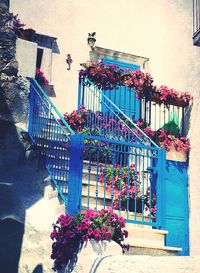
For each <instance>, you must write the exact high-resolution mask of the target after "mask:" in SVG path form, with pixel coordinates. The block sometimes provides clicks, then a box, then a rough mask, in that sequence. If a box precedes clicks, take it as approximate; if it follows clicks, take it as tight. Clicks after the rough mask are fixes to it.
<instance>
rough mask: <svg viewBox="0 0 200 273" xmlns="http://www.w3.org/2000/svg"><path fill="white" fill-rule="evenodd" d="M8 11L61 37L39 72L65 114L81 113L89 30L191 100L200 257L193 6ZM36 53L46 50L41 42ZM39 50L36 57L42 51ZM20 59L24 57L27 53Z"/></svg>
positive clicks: (196, 251) (98, 4)
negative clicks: (82, 67)
mask: <svg viewBox="0 0 200 273" xmlns="http://www.w3.org/2000/svg"><path fill="white" fill-rule="evenodd" d="M10 11H11V12H13V13H14V14H17V13H18V14H19V18H20V19H21V21H22V22H23V23H25V24H26V27H27V28H33V29H34V30H36V32H37V33H39V34H43V35H46V36H48V37H51V39H53V37H56V38H57V39H56V42H57V51H56V52H55V51H53V49H52V48H49V49H46V48H45V49H44V52H43V56H42V60H41V62H42V65H41V69H42V70H43V71H44V72H45V74H46V76H47V78H48V80H49V81H50V84H52V85H54V90H55V93H56V98H54V99H53V102H54V103H55V104H56V106H57V107H58V109H59V110H60V112H61V113H62V112H66V111H71V110H74V109H76V108H77V88H78V71H79V70H80V63H84V62H86V61H87V60H89V59H90V56H89V51H90V48H89V47H88V45H87V35H88V32H91V31H95V32H96V33H97V34H96V39H97V42H96V45H98V46H99V47H102V48H108V49H112V50H115V51H119V52H127V53H130V54H133V55H137V56H142V57H143V58H144V59H145V60H146V61H147V62H146V64H145V67H144V68H145V69H146V70H147V71H149V72H150V73H151V74H152V76H153V78H154V81H155V83H156V84H157V85H167V86H169V87H172V88H174V89H177V90H180V91H189V92H190V93H191V94H192V95H193V97H194V99H193V105H192V108H191V109H189V110H188V132H189V137H190V140H191V152H190V160H189V212H190V213H189V215H190V254H191V255H200V244H199V243H198V240H197V238H199V236H200V213H199V211H200V205H199V195H200V185H199V183H198V171H199V169H200V168H199V161H200V155H199V153H198V152H197V150H198V147H199V145H200V140H199V133H200V126H198V116H199V114H200V109H199V91H200V90H199V86H200V78H199V73H200V69H199V62H200V61H199V60H200V58H199V57H200V49H199V47H196V46H194V45H193V41H192V36H193V21H192V20H193V3H192V1H187V0H184V1H180V0H177V1H172V0H170V1H164V0H156V1H153V2H149V1H146V0H142V1H141V0H140V1H139V0H135V1H131V0H126V1H121V0H118V1H113V0H110V1H97V0H95V1H89V0H86V1H84V2H80V1H70V0H56V1H53V2H50V1H48V0H43V1H37V2H35V1H34V0H28V1H27V2H26V3H24V2H23V1H20V0H11V1H10ZM54 40H55V39H54ZM38 48H39V49H42V45H41V44H40V45H39V43H38ZM35 50H36V51H37V54H38V49H35ZM20 54H22V55H23V50H22V51H21V53H20ZM67 54H70V55H71V58H72V60H73V62H72V64H71V68H70V70H67V67H68V66H67V64H66V58H67ZM27 64H28V62H27Z"/></svg>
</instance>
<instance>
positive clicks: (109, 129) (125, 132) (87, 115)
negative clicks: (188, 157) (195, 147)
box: [64, 107, 190, 152]
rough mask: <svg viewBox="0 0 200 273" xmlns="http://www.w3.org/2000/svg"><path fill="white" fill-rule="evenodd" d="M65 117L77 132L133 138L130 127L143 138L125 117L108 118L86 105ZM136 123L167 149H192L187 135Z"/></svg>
mask: <svg viewBox="0 0 200 273" xmlns="http://www.w3.org/2000/svg"><path fill="white" fill-rule="evenodd" d="M64 119H65V120H66V121H67V123H68V124H69V125H70V127H71V128H72V129H73V130H74V131H75V132H76V133H84V134H87V135H99V134H100V132H101V133H102V132H103V134H104V135H105V136H106V135H108V136H110V134H112V135H115V134H116V135H117V136H118V135H120V136H124V138H125V139H126V137H127V136H128V137H129V140H130V139H131V138H134V135H133V134H131V133H130V132H131V131H130V130H129V128H130V129H133V130H134V133H135V134H136V135H138V136H139V137H140V138H143V136H142V134H141V133H140V132H139V130H138V129H135V127H133V126H132V124H131V123H130V122H129V120H125V119H124V120H123V121H124V123H123V122H122V121H120V120H116V119H115V118H110V119H109V120H108V117H107V116H106V115H104V114H102V113H100V112H91V111H89V110H86V109H85V107H81V108H80V111H78V110H75V111H73V112H72V113H70V114H68V113H65V114H64ZM125 124H127V126H128V127H129V128H128V127H126V125H125ZM136 125H137V126H138V127H139V128H140V129H141V130H142V131H143V132H144V133H145V134H146V135H147V136H148V137H150V138H151V139H152V140H153V141H154V142H155V143H157V144H158V145H159V146H160V147H161V148H164V149H166V150H167V151H169V150H170V147H174V148H175V149H176V150H177V151H185V152H188V151H189V150H190V141H189V139H188V138H187V137H185V136H181V135H180V136H174V135H172V134H171V133H168V132H167V131H166V130H164V129H163V128H161V129H159V130H157V131H153V130H152V129H151V127H150V126H148V124H147V123H146V122H144V121H142V120H139V121H137V122H136ZM108 149H109V147H108Z"/></svg>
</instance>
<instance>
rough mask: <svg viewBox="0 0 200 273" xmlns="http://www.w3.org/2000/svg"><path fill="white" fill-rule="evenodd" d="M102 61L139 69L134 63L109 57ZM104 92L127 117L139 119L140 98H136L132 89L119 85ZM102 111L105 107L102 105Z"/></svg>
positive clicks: (121, 66)
mask: <svg viewBox="0 0 200 273" xmlns="http://www.w3.org/2000/svg"><path fill="white" fill-rule="evenodd" d="M103 63H104V64H114V65H117V66H119V67H120V68H122V69H127V68H129V69H132V70H139V69H140V66H138V65H136V64H131V63H125V62H121V61H118V60H114V59H110V58H104V59H103ZM104 94H105V95H106V96H107V97H108V98H109V99H110V100H111V101H112V102H113V103H114V104H115V105H116V106H117V107H118V108H119V109H120V110H121V111H122V112H123V113H124V114H126V115H127V116H128V117H130V118H133V119H134V120H138V119H140V100H139V99H137V98H136V95H135V92H134V91H133V90H132V89H130V88H125V87H124V86H120V87H119V88H117V89H114V90H106V91H104ZM109 107H110V105H109ZM111 108H112V107H111ZM102 111H103V112H105V111H106V108H105V107H103V109H102Z"/></svg>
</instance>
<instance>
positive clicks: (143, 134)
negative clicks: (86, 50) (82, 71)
mask: <svg viewBox="0 0 200 273" xmlns="http://www.w3.org/2000/svg"><path fill="white" fill-rule="evenodd" d="M85 80H86V81H87V82H88V83H89V84H90V85H92V86H93V87H94V88H95V89H96V90H97V91H98V92H99V94H100V95H101V96H102V97H103V98H104V99H105V100H106V101H107V102H109V104H110V105H112V107H113V108H114V109H116V112H118V113H120V114H121V115H122V116H123V117H124V118H125V119H126V120H128V121H129V122H130V123H131V125H133V126H134V127H135V129H137V130H138V131H139V132H140V133H141V135H142V136H143V137H144V138H145V139H146V140H148V141H149V142H150V144H151V145H153V146H154V147H157V148H159V146H158V145H157V144H156V143H155V142H154V141H153V140H152V139H151V138H150V137H149V136H147V135H146V134H145V133H144V132H143V131H142V130H141V129H140V128H139V127H138V126H137V125H136V124H135V123H134V122H133V121H132V120H131V119H130V118H129V117H128V116H127V115H125V114H124V112H122V111H121V110H120V109H119V108H118V107H117V106H116V105H115V104H114V103H113V102H112V101H111V100H110V99H109V98H108V97H107V96H106V95H105V94H104V93H103V92H102V91H101V90H100V89H99V88H98V87H97V86H96V85H94V83H93V82H91V81H90V80H89V79H88V78H87V77H84V78H83V79H82V80H81V81H82V82H83V84H84V85H87V82H85ZM87 87H88V89H89V90H90V91H91V92H93V91H92V89H91V88H90V86H88V85H87ZM109 110H110V111H112V112H113V114H114V115H115V116H117V118H119V119H120V120H121V122H123V125H124V126H126V127H127V128H128V129H129V130H130V131H131V132H132V133H133V135H134V136H136V137H137V138H139V141H140V142H141V143H144V141H143V140H142V139H141V138H140V137H139V136H138V135H137V134H136V133H135V132H134V131H133V130H132V129H131V128H130V127H129V126H128V125H127V124H126V123H125V122H124V121H123V120H122V119H121V118H120V117H119V116H118V115H117V114H116V113H115V111H113V110H112V109H111V108H110V109H109Z"/></svg>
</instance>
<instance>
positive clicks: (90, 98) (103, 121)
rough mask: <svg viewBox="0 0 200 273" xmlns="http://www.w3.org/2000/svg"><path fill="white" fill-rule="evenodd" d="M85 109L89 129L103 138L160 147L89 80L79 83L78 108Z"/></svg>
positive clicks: (83, 79) (84, 79)
mask: <svg viewBox="0 0 200 273" xmlns="http://www.w3.org/2000/svg"><path fill="white" fill-rule="evenodd" d="M81 107H85V108H86V110H88V112H89V114H88V117H87V127H89V128H90V129H91V131H95V134H98V135H100V136H102V137H105V138H108V139H115V140H122V141H123V140H126V141H129V142H137V143H140V144H147V145H152V146H154V147H158V146H157V144H156V143H154V142H153V140H152V139H151V138H149V137H148V136H147V135H146V134H145V133H144V132H143V131H142V130H141V129H140V128H139V127H138V126H137V125H136V124H135V123H134V122H133V120H132V119H131V118H130V117H128V116H127V115H125V114H124V112H123V111H122V110H121V109H119V107H117V106H116V105H115V104H114V103H113V101H111V100H110V99H109V98H108V97H107V96H106V95H105V94H104V92H102V91H101V90H100V89H98V88H97V87H96V86H95V85H94V84H93V83H92V82H91V81H90V80H89V79H87V78H82V79H80V82H79V96H78V108H79V110H80V108H81Z"/></svg>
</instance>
